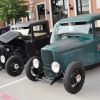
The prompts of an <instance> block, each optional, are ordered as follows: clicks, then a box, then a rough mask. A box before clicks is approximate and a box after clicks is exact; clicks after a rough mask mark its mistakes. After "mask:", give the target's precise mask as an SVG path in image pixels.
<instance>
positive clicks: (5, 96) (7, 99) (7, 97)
mask: <svg viewBox="0 0 100 100" xmlns="http://www.w3.org/2000/svg"><path fill="white" fill-rule="evenodd" d="M0 97H1V98H3V99H5V100H18V99H15V98H13V97H11V96H9V95H7V94H5V93H3V92H0Z"/></svg>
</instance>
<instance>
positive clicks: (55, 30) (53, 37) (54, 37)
mask: <svg viewBox="0 0 100 100" xmlns="http://www.w3.org/2000/svg"><path fill="white" fill-rule="evenodd" d="M70 23H80V24H79V25H82V24H83V23H85V24H89V25H90V27H89V29H90V28H91V29H92V27H93V26H92V22H91V21H88V22H70ZM81 23H82V24H81ZM64 24H67V25H69V23H59V22H57V23H56V24H55V25H54V28H53V32H52V35H51V39H50V43H51V44H52V43H54V42H56V41H59V40H61V39H60V36H61V35H63V34H76V33H78V34H80V35H81V34H82V35H83V34H86V33H82V32H65V33H62V34H58V30H59V27H60V25H64ZM89 29H88V34H86V35H89V31H90V30H89ZM78 34H77V35H78ZM92 35H93V34H92Z"/></svg>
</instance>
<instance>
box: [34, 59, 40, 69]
mask: <svg viewBox="0 0 100 100" xmlns="http://www.w3.org/2000/svg"><path fill="white" fill-rule="evenodd" d="M33 66H34V68H36V69H37V68H39V60H38V59H36V58H35V59H33Z"/></svg>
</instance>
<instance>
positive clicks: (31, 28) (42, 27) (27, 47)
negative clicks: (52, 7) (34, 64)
mask: <svg viewBox="0 0 100 100" xmlns="http://www.w3.org/2000/svg"><path fill="white" fill-rule="evenodd" d="M11 29H12V30H11ZM11 29H10V30H9V31H7V32H6V33H4V34H2V35H0V69H3V68H5V69H6V71H7V73H8V74H9V75H11V76H17V75H20V74H21V73H22V71H23V69H24V64H26V62H27V60H28V59H29V58H31V57H33V56H39V57H40V56H41V54H40V50H41V48H42V47H44V46H45V45H48V44H50V36H51V34H50V31H49V23H48V21H47V20H34V21H29V22H23V23H20V24H16V25H12V26H11Z"/></svg>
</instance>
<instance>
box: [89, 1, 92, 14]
mask: <svg viewBox="0 0 100 100" xmlns="http://www.w3.org/2000/svg"><path fill="white" fill-rule="evenodd" d="M89 12H90V14H91V13H92V2H91V0H89Z"/></svg>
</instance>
